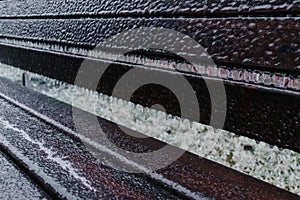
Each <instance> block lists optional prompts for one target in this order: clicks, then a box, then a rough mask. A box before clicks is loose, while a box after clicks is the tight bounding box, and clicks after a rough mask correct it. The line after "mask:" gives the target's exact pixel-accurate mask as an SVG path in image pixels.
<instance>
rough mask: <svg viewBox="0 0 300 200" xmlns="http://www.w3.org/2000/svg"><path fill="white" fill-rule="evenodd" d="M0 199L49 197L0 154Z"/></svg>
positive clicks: (33, 199)
mask: <svg viewBox="0 0 300 200" xmlns="http://www.w3.org/2000/svg"><path fill="white" fill-rule="evenodd" d="M1 128H2V127H1ZM0 199H3V200H5V199H16V200H18V199H20V200H21V199H32V200H36V199H49V197H47V195H46V194H45V193H44V191H42V190H41V189H40V188H39V187H38V186H37V185H36V184H35V183H33V182H32V181H31V180H30V178H29V177H27V176H26V175H25V174H23V173H22V172H21V171H20V169H18V168H17V167H16V166H15V164H14V163H13V162H12V161H11V160H9V159H8V158H7V157H6V156H4V155H3V153H2V152H0Z"/></svg>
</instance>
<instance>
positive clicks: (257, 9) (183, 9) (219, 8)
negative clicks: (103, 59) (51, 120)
mask: <svg viewBox="0 0 300 200" xmlns="http://www.w3.org/2000/svg"><path fill="white" fill-rule="evenodd" d="M299 7H300V6H299V2H298V1H297V0H276V1H269V0H261V1H258V0H248V1H246V0H242V1H237V0H225V1H221V0H211V1H199V0H188V1H185V0H179V1H164V0H154V1H151V0H138V1H130V0H114V1H104V0H101V1H96V0H90V1H88V0H84V1H59V0H50V1H46V0H30V1H2V2H1V4H0V17H2V18H3V17H16V18H20V17H25V18H28V17H37V18H41V17H50V18H53V17H67V16H69V17H80V16H90V17H93V16H94V17H103V16H139V17H141V16H158V15H159V16H169V17H170V16H176V17H177V16H188V17H190V16H194V17H195V16H198V17H199V16H217V17H222V16H234V15H235V16H237V15H251V16H253V15H271V16H272V15H273V16H276V15H287V14H297V12H299Z"/></svg>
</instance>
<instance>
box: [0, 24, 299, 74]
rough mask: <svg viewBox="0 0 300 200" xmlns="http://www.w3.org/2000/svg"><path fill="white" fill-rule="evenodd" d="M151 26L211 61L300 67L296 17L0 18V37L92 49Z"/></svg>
mask: <svg viewBox="0 0 300 200" xmlns="http://www.w3.org/2000/svg"><path fill="white" fill-rule="evenodd" d="M153 26H154V27H163V28H169V29H172V30H176V31H179V32H180V33H183V34H187V35H189V36H190V37H191V38H193V39H195V40H196V41H197V42H199V43H200V44H201V45H202V46H203V47H205V48H207V51H208V53H209V54H210V55H212V56H213V59H214V61H215V62H216V63H217V64H223V65H227V66H230V67H234V66H241V65H242V66H246V67H247V68H253V69H268V70H273V71H275V70H276V69H278V70H283V71H284V70H286V71H297V72H299V70H300V68H299V66H300V59H299V56H300V53H299V49H300V46H299V45H300V37H299V31H300V23H299V19H298V18H282V19H281V18H280V19H279V18H277V19H271V18H249V19H204V18H201V19H72V20H1V21H0V36H1V37H4V38H17V39H21V40H27V39H30V40H34V41H40V42H43V41H45V42H46V43H47V42H51V43H58V44H62V43H65V44H68V45H77V46H78V45H79V46H80V45H81V46H85V47H89V48H92V47H93V46H95V45H96V44H98V43H99V42H101V41H103V40H104V39H106V38H109V37H111V36H113V35H115V34H117V33H120V32H123V31H126V30H129V29H131V28H138V27H153ZM126 40H128V38H124V41H126ZM129 43H130V41H129ZM162 45H164V44H163V43H162ZM190 48H192V47H190ZM182 53H185V52H182Z"/></svg>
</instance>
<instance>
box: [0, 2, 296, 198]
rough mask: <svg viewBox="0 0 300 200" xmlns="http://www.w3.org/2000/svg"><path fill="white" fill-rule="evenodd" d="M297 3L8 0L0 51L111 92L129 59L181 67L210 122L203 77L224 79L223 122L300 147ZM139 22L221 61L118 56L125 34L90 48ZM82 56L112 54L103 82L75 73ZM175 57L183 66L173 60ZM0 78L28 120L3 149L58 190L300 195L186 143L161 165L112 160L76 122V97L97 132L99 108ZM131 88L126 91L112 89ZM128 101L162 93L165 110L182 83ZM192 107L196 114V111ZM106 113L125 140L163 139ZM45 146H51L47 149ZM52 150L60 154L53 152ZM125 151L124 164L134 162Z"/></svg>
mask: <svg viewBox="0 0 300 200" xmlns="http://www.w3.org/2000/svg"><path fill="white" fill-rule="evenodd" d="M299 11H300V3H299V2H298V1H296V0H288V1H280V0H278V1H274V2H272V3H270V2H269V1H265V0H262V1H255V0H251V1H236V0H225V1H218V0H217V1H209V2H205V1H203V2H198V1H194V0H189V1H174V2H173V1H161V0H156V1H149V0H141V1H138V2H132V1H120V0H116V1H111V2H109V3H108V2H106V1H100V2H98V1H94V0H92V1H81V2H75V1H74V2H73V1H63V2H61V1H57V0H52V1H35V0H32V1H29V2H24V1H2V2H1V3H0V18H1V19H0V27H1V29H0V47H1V48H0V62H2V63H5V64H8V65H12V66H15V67H18V68H21V69H24V70H28V71H31V72H34V73H37V74H41V75H44V76H47V77H51V78H54V79H57V80H60V81H64V82H66V83H70V84H78V85H79V86H85V87H87V88H88V89H92V90H96V91H97V92H101V93H103V94H107V95H112V93H113V89H114V87H115V86H116V83H117V82H118V80H119V79H120V78H121V77H122V76H123V75H124V74H126V73H127V72H128V71H129V70H131V69H135V68H140V69H141V71H140V74H139V76H141V77H143V76H144V77H147V76H151V75H152V74H153V71H155V73H157V72H158V73H160V74H163V76H164V77H167V79H168V77H170V79H169V80H170V81H171V80H172V77H174V76H183V77H185V78H186V80H188V82H189V83H190V85H191V86H192V88H193V89H194V91H195V95H196V97H197V100H196V101H197V102H195V101H192V100H190V99H189V96H187V94H182V95H183V99H186V100H189V101H190V104H191V105H194V104H197V105H199V107H200V116H201V117H200V119H193V118H192V119H191V120H195V121H199V122H201V123H203V124H211V120H212V117H211V116H212V112H222V109H223V108H218V109H219V110H218V109H217V111H214V110H213V111H212V103H211V95H212V94H210V92H209V90H208V89H207V82H209V83H210V84H217V83H220V82H222V83H224V88H225V91H226V101H227V106H226V118H225V121H224V126H222V127H219V126H218V125H216V128H223V129H225V130H228V131H231V132H234V133H236V134H237V135H242V136H246V137H249V138H252V139H256V140H259V141H264V142H266V143H269V144H272V145H276V146H278V147H281V148H287V149H291V150H294V151H296V152H300V93H299V90H300V77H299V70H300V60H299V56H300V54H299V49H300V47H299V45H300V41H299V38H300V37H299V31H300V23H299ZM141 27H152V28H153V27H158V28H165V29H169V30H173V31H177V32H180V33H182V34H185V35H188V36H189V37H191V38H192V39H194V40H195V41H196V42H198V43H199V44H201V45H202V46H203V47H204V48H205V49H206V50H207V52H208V53H209V54H210V55H211V56H212V58H213V60H214V62H215V63H216V65H215V66H210V65H208V66H204V65H203V66H202V65H197V63H188V62H186V61H185V60H184V59H182V58H181V57H180V56H178V55H174V54H172V53H170V52H166V51H161V50H157V49H156V50H153V49H146V50H145V49H142V50H138V51H133V52H129V53H127V54H126V55H124V57H122V59H120V58H119V60H118V62H115V61H112V60H113V56H114V53H115V52H117V51H118V48H119V47H118V46H117V47H114V48H112V47H109V46H108V47H106V48H104V50H103V49H102V54H100V55H98V54H97V55H96V56H95V55H94V54H93V52H94V51H95V50H94V49H95V48H96V46H97V45H98V44H99V43H101V42H103V41H104V40H106V39H107V38H110V37H112V36H114V35H116V34H118V33H121V32H124V31H129V30H131V29H133V28H141ZM123 39H124V41H126V40H128V38H126V37H125V36H124V38H123ZM161 45H164V43H163V42H162V44H161ZM182 53H184V52H182ZM97 56H99V57H97ZM190 56H191V58H192V59H193V56H197V55H190ZM84 62H89V63H90V64H91V66H99V68H101V67H103V66H106V65H109V67H108V68H107V69H106V71H105V73H104V75H103V76H102V77H101V80H100V82H99V84H98V85H97V87H96V88H95V87H94V86H92V85H88V84H84V83H81V82H78V81H76V77H77V76H78V71H80V69H81V68H80V67H81V66H82V63H84ZM170 66H171V67H172V69H175V72H174V71H170V70H169V69H167V68H168V67H170ZM193 67H195V68H193ZM0 83H1V84H0V85H1V87H0V97H1V101H2V103H1V104H3V113H6V114H5V115H4V118H7V119H6V120H8V121H9V120H10V119H17V120H16V121H17V122H15V125H16V126H18V127H19V129H20V130H27V129H26V126H28V127H29V128H28V130H29V133H28V135H24V134H25V133H24V132H22V131H19V132H18V131H17V132H16V130H15V129H12V130H13V131H15V133H12V134H11V135H5V134H4V135H3V136H1V137H2V138H1V139H2V140H1V142H0V147H1V151H3V152H5V153H6V154H7V155H8V156H10V158H11V159H13V160H14V161H15V162H16V163H17V164H18V166H19V167H20V168H21V169H22V170H24V171H25V172H26V173H27V174H28V175H29V176H30V177H31V178H32V179H34V180H35V181H36V182H37V183H38V185H39V186H40V187H41V188H42V189H43V190H45V191H46V192H47V193H48V194H49V196H50V197H52V198H66V199H73V198H75V197H77V198H82V199H99V198H100V199H101V198H104V199H107V198H139V199H140V198H141V199H173V198H179V199H182V198H188V199H189V198H191V199H201V198H215V199H299V197H298V196H296V195H294V194H292V193H289V192H287V191H284V190H281V189H279V188H276V187H274V186H271V185H269V184H267V183H264V182H262V181H259V180H256V179H254V178H252V177H250V176H247V175H244V174H242V173H239V172H236V171H234V170H232V169H229V168H227V167H224V166H222V165H220V164H217V163H214V162H212V161H209V160H206V159H205V158H199V157H198V156H195V155H193V154H191V153H188V152H185V153H184V154H183V155H182V156H181V157H180V158H179V159H178V160H176V161H175V162H173V163H172V164H170V165H168V166H166V167H164V168H162V169H159V170H157V171H155V172H149V171H147V170H145V171H143V170H142V172H143V173H141V174H130V173H126V172H122V171H118V170H115V169H114V168H112V167H108V166H106V165H104V164H103V163H99V162H97V159H96V158H95V156H94V155H93V154H92V153H90V152H88V151H87V149H86V146H85V145H84V144H85V142H84V141H85V139H86V137H85V136H84V135H82V134H81V133H80V132H78V131H77V130H76V125H75V124H74V121H73V117H74V115H73V114H72V113H74V109H75V110H76V112H77V113H80V114H82V116H85V117H84V118H81V121H79V122H77V123H79V124H80V126H81V127H83V129H88V130H89V132H90V133H93V132H97V130H96V127H94V126H92V125H91V124H90V119H93V118H95V116H94V115H92V114H89V113H87V112H84V111H82V110H80V109H76V108H73V107H72V106H70V105H67V104H64V103H62V102H59V101H57V100H54V99H52V98H49V97H46V96H44V95H42V94H39V93H37V92H34V91H32V90H30V89H28V88H24V87H20V86H18V84H16V83H12V82H10V81H7V80H5V79H0ZM125 95H126V94H125V93H118V94H116V97H118V98H125ZM214 96H215V97H216V98H219V97H218V95H217V94H214ZM220 98H221V97H220ZM130 101H132V102H133V103H136V104H141V105H143V106H145V107H151V106H153V105H155V104H160V105H163V106H164V108H165V110H166V112H167V113H170V114H172V115H176V116H179V117H181V110H180V106H179V103H178V101H177V100H176V98H174V94H172V93H170V91H169V90H168V89H167V88H162V87H160V86H158V85H155V84H148V85H145V86H143V87H141V88H140V89H138V90H137V91H136V92H135V93H134V94H133V95H132V96H131V99H130ZM220 110H221V111H220ZM5 111H6V112H5ZM188 112H190V113H191V116H194V115H193V112H196V111H194V110H189V111H188ZM16 113H17V114H16ZM194 114H195V113H194ZM196 114H197V113H196ZM25 119H28V120H25ZM98 121H99V124H100V125H101V126H102V127H105V128H104V129H105V131H104V132H105V133H106V134H107V138H109V140H110V141H112V142H113V143H114V144H115V145H116V146H118V147H119V148H122V149H124V150H126V151H130V152H136V153H145V152H151V151H155V150H157V149H160V148H161V147H162V146H164V145H165V144H164V143H162V142H160V141H158V140H155V139H152V138H147V139H141V138H135V137H133V136H130V135H126V134H124V133H123V132H122V131H121V130H120V129H119V128H118V127H117V126H116V124H114V123H112V122H109V121H107V120H104V119H102V118H98ZM46 130H48V132H47V131H46ZM131 132H133V133H134V134H135V135H142V134H141V133H136V132H134V131H131ZM20 134H21V136H20ZM22 134H23V136H22ZM25 136H26V137H27V140H25V139H24V137H25ZM14 137H15V139H14ZM28 138H32V140H28ZM28 141H29V142H28ZM98 142H99V143H100V144H101V142H100V141H98ZM45 147H47V148H49V149H51V151H50V152H48V153H47V152H45V151H46V150H45V149H44V148H45ZM174 151H176V148H174ZM52 153H54V154H57V155H59V156H58V158H57V157H55V156H52V157H51V156H49V155H52ZM100 155H101V156H103V157H107V158H110V157H118V156H117V155H114V153H113V152H111V151H110V150H109V149H106V150H105V149H102V150H101V153H100ZM117 159H119V161H118V162H119V163H118V165H120V166H122V165H124V166H125V165H129V163H130V160H126V159H125V160H124V159H123V160H122V158H117ZM137 166H138V165H137Z"/></svg>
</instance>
